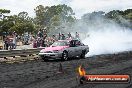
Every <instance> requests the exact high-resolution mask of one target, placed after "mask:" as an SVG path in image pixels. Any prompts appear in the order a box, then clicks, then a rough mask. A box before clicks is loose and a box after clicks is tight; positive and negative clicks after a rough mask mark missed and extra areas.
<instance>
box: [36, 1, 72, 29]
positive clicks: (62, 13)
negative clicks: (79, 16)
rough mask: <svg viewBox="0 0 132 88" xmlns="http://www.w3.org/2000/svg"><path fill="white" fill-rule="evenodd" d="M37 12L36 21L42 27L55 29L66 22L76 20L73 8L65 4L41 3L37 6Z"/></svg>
mask: <svg viewBox="0 0 132 88" xmlns="http://www.w3.org/2000/svg"><path fill="white" fill-rule="evenodd" d="M35 13H36V17H35V23H36V25H39V27H40V28H45V27H48V28H49V29H55V28H57V27H59V26H61V25H62V24H64V23H66V24H67V23H68V22H71V23H72V22H74V17H73V16H74V13H73V10H72V8H71V7H69V6H67V5H65V4H63V5H57V6H55V5H54V6H51V7H49V6H46V7H44V6H42V5H39V6H37V7H36V8H35Z"/></svg>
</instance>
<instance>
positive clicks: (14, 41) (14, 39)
mask: <svg viewBox="0 0 132 88" xmlns="http://www.w3.org/2000/svg"><path fill="white" fill-rule="evenodd" d="M12 43H13V49H16V33H15V34H13V41H12Z"/></svg>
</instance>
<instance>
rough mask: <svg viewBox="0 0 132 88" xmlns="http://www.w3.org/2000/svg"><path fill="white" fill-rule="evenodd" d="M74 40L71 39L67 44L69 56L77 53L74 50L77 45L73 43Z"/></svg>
mask: <svg viewBox="0 0 132 88" xmlns="http://www.w3.org/2000/svg"><path fill="white" fill-rule="evenodd" d="M75 43H76V41H75V40H71V41H70V44H69V46H70V47H69V48H68V55H69V57H74V56H76V55H77V53H76V51H77V49H76V48H77V47H76V45H75Z"/></svg>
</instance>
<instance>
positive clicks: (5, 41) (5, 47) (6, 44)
mask: <svg viewBox="0 0 132 88" xmlns="http://www.w3.org/2000/svg"><path fill="white" fill-rule="evenodd" d="M4 43H5V44H4V49H5V50H8V47H9V39H8V37H5V40H4Z"/></svg>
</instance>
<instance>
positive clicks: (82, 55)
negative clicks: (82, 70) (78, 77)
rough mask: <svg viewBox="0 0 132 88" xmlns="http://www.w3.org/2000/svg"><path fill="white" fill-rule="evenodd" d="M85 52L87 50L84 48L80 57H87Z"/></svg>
mask: <svg viewBox="0 0 132 88" xmlns="http://www.w3.org/2000/svg"><path fill="white" fill-rule="evenodd" d="M85 53H86V51H85V50H83V51H82V53H81V55H80V58H82V59H85Z"/></svg>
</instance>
